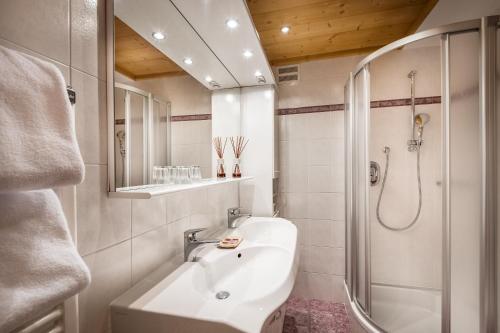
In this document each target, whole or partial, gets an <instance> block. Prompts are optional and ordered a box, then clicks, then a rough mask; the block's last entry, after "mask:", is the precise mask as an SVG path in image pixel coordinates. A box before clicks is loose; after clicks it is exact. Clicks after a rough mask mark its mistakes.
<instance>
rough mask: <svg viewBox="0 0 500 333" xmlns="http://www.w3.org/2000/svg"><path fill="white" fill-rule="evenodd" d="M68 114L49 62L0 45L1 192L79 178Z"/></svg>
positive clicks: (50, 185)
mask: <svg viewBox="0 0 500 333" xmlns="http://www.w3.org/2000/svg"><path fill="white" fill-rule="evenodd" d="M73 117H74V116H73V112H72V109H71V104H70V102H69V100H68V96H67V91H66V86H65V83H64V78H63V77H62V75H61V73H60V71H59V70H58V69H57V68H56V67H55V66H54V65H53V64H51V63H48V62H46V61H43V60H40V59H37V58H35V57H32V56H29V55H26V54H23V53H20V52H17V51H13V50H10V49H7V48H5V47H2V46H0V192H5V191H13V190H16V191H19V190H34V189H42V188H54V187H57V186H64V185H69V184H76V183H80V182H81V180H82V178H83V173H84V166H83V161H82V157H81V155H80V150H79V148H78V145H77V142H76V135H75V130H74V128H73V124H74V121H73Z"/></svg>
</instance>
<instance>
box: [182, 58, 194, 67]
mask: <svg viewBox="0 0 500 333" xmlns="http://www.w3.org/2000/svg"><path fill="white" fill-rule="evenodd" d="M184 63H185V64H186V65H191V64H192V63H193V59H191V58H184Z"/></svg>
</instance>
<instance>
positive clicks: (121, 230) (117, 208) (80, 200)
mask: <svg viewBox="0 0 500 333" xmlns="http://www.w3.org/2000/svg"><path fill="white" fill-rule="evenodd" d="M107 176H108V170H107V167H106V166H105V165H87V166H86V172H85V180H84V182H83V183H82V184H80V185H78V186H77V187H76V203H77V233H78V250H79V252H80V254H82V255H86V254H89V253H92V252H95V251H97V250H99V249H103V248H105V247H108V246H111V245H113V244H116V243H118V242H121V241H123V240H126V239H129V238H130V237H131V220H132V219H131V200H130V199H116V198H109V197H108V192H107Z"/></svg>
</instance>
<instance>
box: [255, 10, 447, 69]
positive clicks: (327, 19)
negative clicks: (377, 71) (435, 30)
mask: <svg viewBox="0 0 500 333" xmlns="http://www.w3.org/2000/svg"><path fill="white" fill-rule="evenodd" d="M247 3H248V7H249V9H250V12H251V15H252V18H253V21H254V24H255V26H256V28H257V31H258V32H259V36H260V39H261V42H262V45H263V47H264V50H265V52H266V54H267V57H268V59H269V62H270V63H271V64H272V65H284V64H289V63H297V62H303V61H308V60H312V59H319V58H328V57H335V56H339V55H347V54H361V53H366V52H371V51H373V50H375V49H378V48H380V47H382V46H384V45H387V44H389V43H391V42H393V41H395V40H397V39H400V38H402V37H404V36H407V35H410V34H412V33H414V32H415V31H416V29H417V28H418V26H419V25H420V24H421V23H422V21H423V20H424V19H425V17H426V16H427V15H428V14H429V12H430V11H431V10H432V8H433V7H434V5H435V4H436V3H437V0H247ZM284 26H287V27H289V28H290V31H289V32H288V33H287V34H284V33H282V32H281V28H282V27H284Z"/></svg>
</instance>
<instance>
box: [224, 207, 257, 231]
mask: <svg viewBox="0 0 500 333" xmlns="http://www.w3.org/2000/svg"><path fill="white" fill-rule="evenodd" d="M251 216H252V214H241V208H240V207H234V208H229V209H228V210H227V227H228V228H229V229H235V228H236V227H237V224H238V222H239V221H241V220H246V219H247V218H249V217H251Z"/></svg>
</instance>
